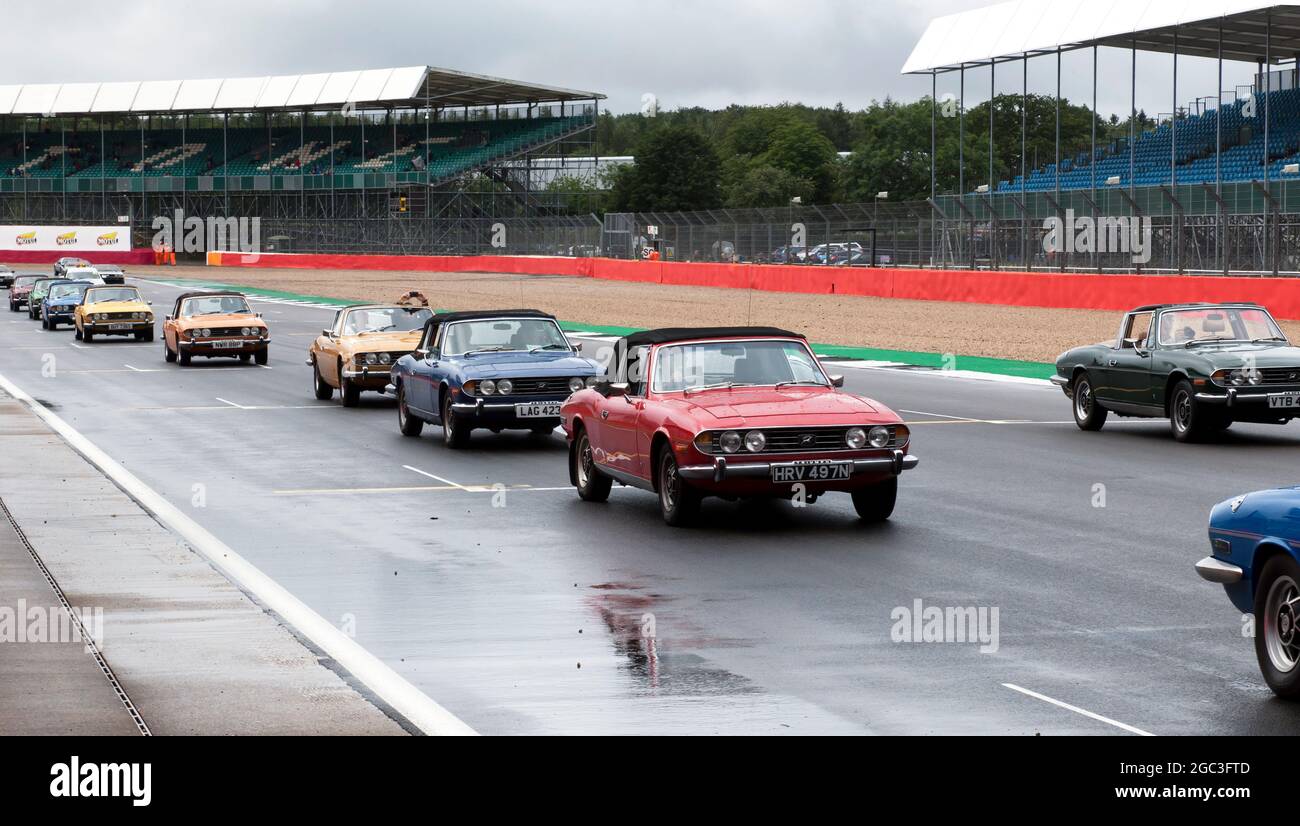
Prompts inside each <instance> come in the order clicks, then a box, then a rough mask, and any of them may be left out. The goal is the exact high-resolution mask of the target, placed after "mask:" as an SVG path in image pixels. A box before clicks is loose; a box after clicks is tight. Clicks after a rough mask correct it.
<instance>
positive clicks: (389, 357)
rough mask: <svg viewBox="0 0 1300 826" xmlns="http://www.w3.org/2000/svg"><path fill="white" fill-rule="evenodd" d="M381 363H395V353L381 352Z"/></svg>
mask: <svg viewBox="0 0 1300 826" xmlns="http://www.w3.org/2000/svg"><path fill="white" fill-rule="evenodd" d="M379 363H380V364H392V363H393V354H392V353H380V354H379Z"/></svg>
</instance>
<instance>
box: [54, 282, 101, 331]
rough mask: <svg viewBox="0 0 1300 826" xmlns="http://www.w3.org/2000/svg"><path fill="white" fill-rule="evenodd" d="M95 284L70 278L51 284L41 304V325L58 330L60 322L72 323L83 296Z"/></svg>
mask: <svg viewBox="0 0 1300 826" xmlns="http://www.w3.org/2000/svg"><path fill="white" fill-rule="evenodd" d="M93 286H95V285H94V283H93V282H90V281H72V280H69V279H65V280H63V281H57V282H55V283H54V284H53V285H51V286H50V291H49V293H47V294H46V296H45V300H44V302H42V305H41V327H43V328H45V329H46V330H57V329H59V325H60V324H72V323H73V320H74V318H75V317H76V311H77V306H78V305H80V304H81V299H82V296H84V295H85V294H86V290H87V289H89V288H90V287H93Z"/></svg>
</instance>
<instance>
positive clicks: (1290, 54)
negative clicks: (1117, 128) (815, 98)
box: [903, 0, 1300, 274]
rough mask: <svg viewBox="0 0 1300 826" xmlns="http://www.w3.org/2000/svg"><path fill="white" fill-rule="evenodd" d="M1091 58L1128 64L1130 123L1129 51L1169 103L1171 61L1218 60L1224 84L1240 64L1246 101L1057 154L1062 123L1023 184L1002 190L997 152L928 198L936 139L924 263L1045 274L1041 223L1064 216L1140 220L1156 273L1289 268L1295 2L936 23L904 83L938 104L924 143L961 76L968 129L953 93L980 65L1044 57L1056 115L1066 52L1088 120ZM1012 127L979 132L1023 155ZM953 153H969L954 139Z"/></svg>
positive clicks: (1298, 248) (1117, 263)
mask: <svg viewBox="0 0 1300 826" xmlns="http://www.w3.org/2000/svg"><path fill="white" fill-rule="evenodd" d="M1101 48H1106V49H1111V50H1116V49H1118V50H1124V51H1126V52H1129V53H1130V54H1131V55H1132V57H1131V58H1130V59H1129V60H1126V62H1129V64H1130V65H1131V67H1132V68H1131V75H1132V76H1131V78H1130V84H1128V85H1129V86H1131V89H1132V93H1131V97H1132V101H1131V102H1132V108H1131V112H1130V114H1131V115H1132V116H1133V117H1131V118H1130V123H1134V122H1135V121H1136V114H1137V111H1138V110H1137V99H1136V90H1137V88H1138V84H1139V83H1140V82H1141V80H1140V78H1139V76H1138V69H1137V66H1138V63H1137V60H1136V55H1137V54H1138V53H1139V52H1158V53H1163V54H1167V55H1171V56H1172V59H1173V65H1174V71H1173V74H1172V77H1173V88H1172V89H1170V90H1169V96H1168V98H1167V99H1169V100H1172V101H1177V100H1179V93H1180V90H1179V87H1178V61H1179V59H1180V58H1186V57H1196V58H1210V59H1213V60H1215V61H1217V65H1218V78H1219V87H1220V88H1222V87H1223V66H1224V64H1225V62H1229V63H1230V62H1237V63H1243V64H1247V65H1250V66H1251V67H1252V68H1253V72H1252V74H1253V77H1254V82H1253V83H1252V85H1251V86H1250V87H1249V88H1247V89H1245V90H1244V94H1243V90H1240V89H1229V90H1223V91H1221V92H1220V93H1219V94H1218V95H1217V96H1215V95H1211V96H1210V97H1209V98H1208V99H1204V98H1198V101H1197V103H1193V104H1189V105H1187V106H1185V107H1184V106H1177V105H1176V106H1174V112H1173V113H1172V114H1170V115H1168V116H1167V117H1166V118H1164V119H1163V120H1162V121H1161V122H1160V123H1158V124H1157V125H1156V126H1155V128H1154V129H1151V130H1149V131H1145V132H1142V133H1136V132H1135V131H1130V134H1129V136H1128V137H1127V138H1125V139H1123V140H1118V141H1114V142H1111V143H1108V144H1099V143H1098V142H1097V136H1096V133H1095V130H1094V134H1093V137H1092V142H1091V146H1090V147H1089V148H1088V149H1085V150H1084V151H1083V152H1079V153H1077V154H1074V155H1073V156H1069V157H1067V156H1064V154H1063V151H1062V145H1061V136H1060V128H1059V124H1058V128H1057V137H1056V152H1055V157H1054V158H1053V160H1052V161H1051V162H1049V163H1045V164H1043V165H1041V166H1039V167H1037V168H1033V169H1030V168H1028V162H1027V159H1026V158H1024V157H1022V158H1021V170H1020V173H1019V174H1018V175H1015V176H1013V177H1012V178H1011V179H1010V180H997V179H995V175H994V165H993V159H992V153H990V159H989V175H988V176H987V177H986V178H985V180H984V181H968V180H967V179H966V169H967V164H966V162H965V159H964V158H962V159H959V161H958V170H959V171H958V174H957V186H956V188H955V189H954V190H953V191H951V192H947V193H944V192H941V191H940V188H939V182H938V173H937V170H936V168H935V157H936V154H937V153H936V151H935V150H936V148H937V143H936V140H937V138H935V137H932V144H931V153H930V159H931V164H930V166H931V197H930V200H929V204H928V205H927V209H929V210H932V211H933V214H934V219H935V224H936V226H935V227H934V229H933V232H931V233H930V238H929V239H928V240H929V242H930V244H931V255H930V261H931V263H934V264H947V265H952V264H965V265H969V266H984V265H988V266H993V265H998V266H1023V267H1034V266H1042V265H1043V264H1044V263H1045V262H1044V261H1043V260H1042V258H1041V253H1040V252H1037V251H1036V250H1037V248H1038V246H1039V244H1038V242H1039V240H1040V236H1041V232H1040V231H1039V225H1040V224H1041V222H1042V220H1043V219H1045V218H1048V217H1052V216H1065V215H1067V214H1070V213H1074V214H1077V215H1084V216H1090V217H1092V218H1093V219H1094V220H1095V219H1097V218H1100V217H1110V216H1127V217H1137V218H1144V219H1151V221H1152V225H1153V226H1154V228H1155V232H1154V234H1155V239H1154V240H1155V244H1156V247H1157V258H1156V262H1157V263H1154V264H1153V265H1152V267H1153V268H1158V269H1168V270H1171V271H1179V272H1181V271H1186V270H1204V271H1209V270H1213V271H1223V272H1227V271H1229V270H1236V271H1243V270H1245V271H1256V272H1262V273H1274V274H1276V273H1278V272H1281V271H1290V272H1295V271H1298V270H1300V244H1297V243H1296V239H1297V237H1300V221H1297V220H1296V214H1297V213H1300V186H1296V185H1295V184H1296V183H1300V89H1298V88H1297V86H1300V84H1298V83H1297V80H1298V78H1297V71H1300V6H1293V5H1282V4H1272V3H1260V2H1252V1H1251V0H1196V2H1186V3H1163V2H1158V3H1120V2H1101V1H1100V0H1012V2H1003V3H999V4H997V5H993V6H988V7H985V8H980V9H974V10H971V11H967V12H961V13H958V14H952V15H948V16H945V17H940V18H937V19H935V20H933V21H932V22H931V23H930V25H929V27H928V28H927V30H926V32H925V33H924V35H923V36H922V38H921V40H920V42H918V44H917V45H916V47H915V49H914V50H913V52H912V54H911V56H910V57H909V58H908V60H907V62H906V64H905V65H904V67H903V72H904V73H905V74H923V75H929V76H930V78H931V86H932V99H933V100H934V101H935V104H934V106H933V107H932V111H934V112H935V119H932V125H931V134H932V136H936V135H937V123H936V122H935V121H936V119H937V98H938V94H937V89H938V78H939V77H940V76H942V75H947V74H950V73H953V74H957V75H959V76H960V82H961V89H962V94H963V99H962V100H961V101H960V104H959V107H958V111H959V112H960V118H959V120H960V124H959V128H960V129H963V130H964V129H965V128H966V123H965V101H964V94H965V88H966V77H967V74H968V73H969V72H970V71H971V70H973V69H978V68H981V67H982V68H983V69H985V70H986V71H987V72H988V73H989V75H990V83H991V84H992V83H993V82H994V77H995V76H996V73H997V72H998V70H999V68H1000V67H1003V66H1004V65H1005V64H1008V63H1010V64H1017V63H1018V64H1022V65H1027V63H1028V61H1030V60H1032V59H1034V58H1045V59H1047V60H1051V59H1052V57H1053V56H1054V57H1055V61H1056V76H1057V81H1056V93H1055V97H1056V100H1057V102H1058V106H1057V111H1058V113H1059V111H1060V105H1059V104H1060V101H1061V80H1060V77H1061V56H1062V54H1064V53H1067V52H1071V51H1077V50H1088V51H1090V52H1091V54H1092V60H1093V94H1092V100H1093V101H1094V103H1093V108H1094V116H1096V115H1097V113H1096V111H1095V107H1096V103H1095V101H1096V98H1097V94H1096V84H1097V79H1096V78H1097V72H1096V62H1097V60H1098V51H1099V49H1101ZM1126 57H1127V56H1126ZM1279 64H1292V65H1294V66H1296V67H1297V68H1291V67H1290V66H1287V67H1285V68H1282V67H1279ZM1016 68H1017V69H1019V68H1020V67H1016ZM1015 74H1016V76H1017V77H1018V78H1019V77H1023V78H1025V88H1024V94H1025V95H1026V97H1027V95H1028V84H1027V78H1028V72H1027V70H1024V71H1016V72H1015ZM1004 77H1005V76H1004ZM1125 91H1126V92H1128V91H1130V90H1129V89H1127V88H1126V89H1125ZM1201 101H1205V103H1203V104H1202V103H1201ZM1023 124H1024V121H1023V120H1022V131H1021V133H1020V134H1016V135H1005V134H995V133H994V130H993V123H992V121H991V120H990V123H989V124H988V130H989V133H988V134H989V143H990V145H993V144H994V142H995V141H998V142H1002V141H1005V142H1009V143H1017V144H1019V142H1021V141H1023V139H1024V132H1023V129H1024V126H1023ZM973 128H976V129H978V128H980V126H974V127H973ZM1130 128H1131V129H1134V128H1135V127H1130ZM959 147H960V148H959V152H964V145H963V144H961V143H960V142H959ZM1022 155H1023V153H1022ZM1047 265H1048V266H1051V267H1054V268H1060V269H1063V270H1064V269H1096V270H1101V269H1106V268H1113V269H1121V270H1126V269H1130V268H1131V264H1130V262H1128V261H1127V260H1124V259H1122V258H1118V257H1111V258H1107V255H1106V252H1105V251H1104V250H1089V251H1087V252H1085V253H1083V254H1075V253H1070V254H1063V255H1059V256H1056V257H1055V258H1054V259H1053V260H1051V261H1050V262H1049V263H1047Z"/></svg>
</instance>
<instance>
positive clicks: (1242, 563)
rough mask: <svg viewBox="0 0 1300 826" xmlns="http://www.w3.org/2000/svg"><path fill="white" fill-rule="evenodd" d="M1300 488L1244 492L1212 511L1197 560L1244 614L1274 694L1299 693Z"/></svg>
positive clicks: (1205, 575) (1294, 695)
mask: <svg viewBox="0 0 1300 826" xmlns="http://www.w3.org/2000/svg"><path fill="white" fill-rule="evenodd" d="M1297 514H1300V488H1280V489H1275V490H1264V491H1259V492H1256V493H1248V494H1246V495H1244V496H1238V497H1236V498H1233V499H1230V500H1228V501H1226V502H1220V503H1219V504H1218V505H1215V506H1214V509H1213V510H1212V511H1211V512H1210V529H1209V534H1210V551H1211V553H1210V556H1207V557H1205V558H1204V559H1202V560H1201V561H1200V562H1197V563H1196V572H1197V573H1198V574H1200V575H1201V577H1202V578H1203V579H1206V580H1208V581H1210V582H1217V583H1219V584H1221V585H1222V586H1223V587H1224V590H1225V591H1227V593H1228V599H1230V600H1231V601H1232V604H1233V605H1234V606H1236V608H1237V610H1239V611H1241V612H1242V613H1243V614H1254V638H1255V659H1256V660H1257V661H1258V663H1259V670H1260V672H1261V673H1262V674H1263V676H1264V682H1266V683H1268V687H1269V688H1271V689H1273V693H1275V694H1277V695H1278V696H1279V697H1285V698H1288V699H1295V698H1300V561H1298V560H1300V520H1297Z"/></svg>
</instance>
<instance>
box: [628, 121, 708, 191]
mask: <svg viewBox="0 0 1300 826" xmlns="http://www.w3.org/2000/svg"><path fill="white" fill-rule="evenodd" d="M635 155H636V163H635V164H632V165H630V166H626V167H622V168H620V169H619V170H618V171H617V172H616V173H615V174H614V175H612V176H611V180H612V182H613V185H614V191H613V193H612V199H611V200H612V207H613V209H614V210H616V211H665V212H672V211H692V210H700V209H714V208H716V207H718V206H721V205H722V186H721V170H720V167H721V160H720V159H719V157H718V153H717V151H716V150H714V148H713V146H712V145H711V144H710V143H709V141H708V140H706V139H705V137H704V136H703V135H702V134H700V133H699V132H697V131H696V130H694V129H691V128H690V127H687V126H676V125H673V126H661V127H659V128H658V129H656V130H654V131H652V132H650V133H648V134H647V135H646V136H645V137H643V138H642V139H641V141H640V142H638V143H637V145H636V151H635Z"/></svg>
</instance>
